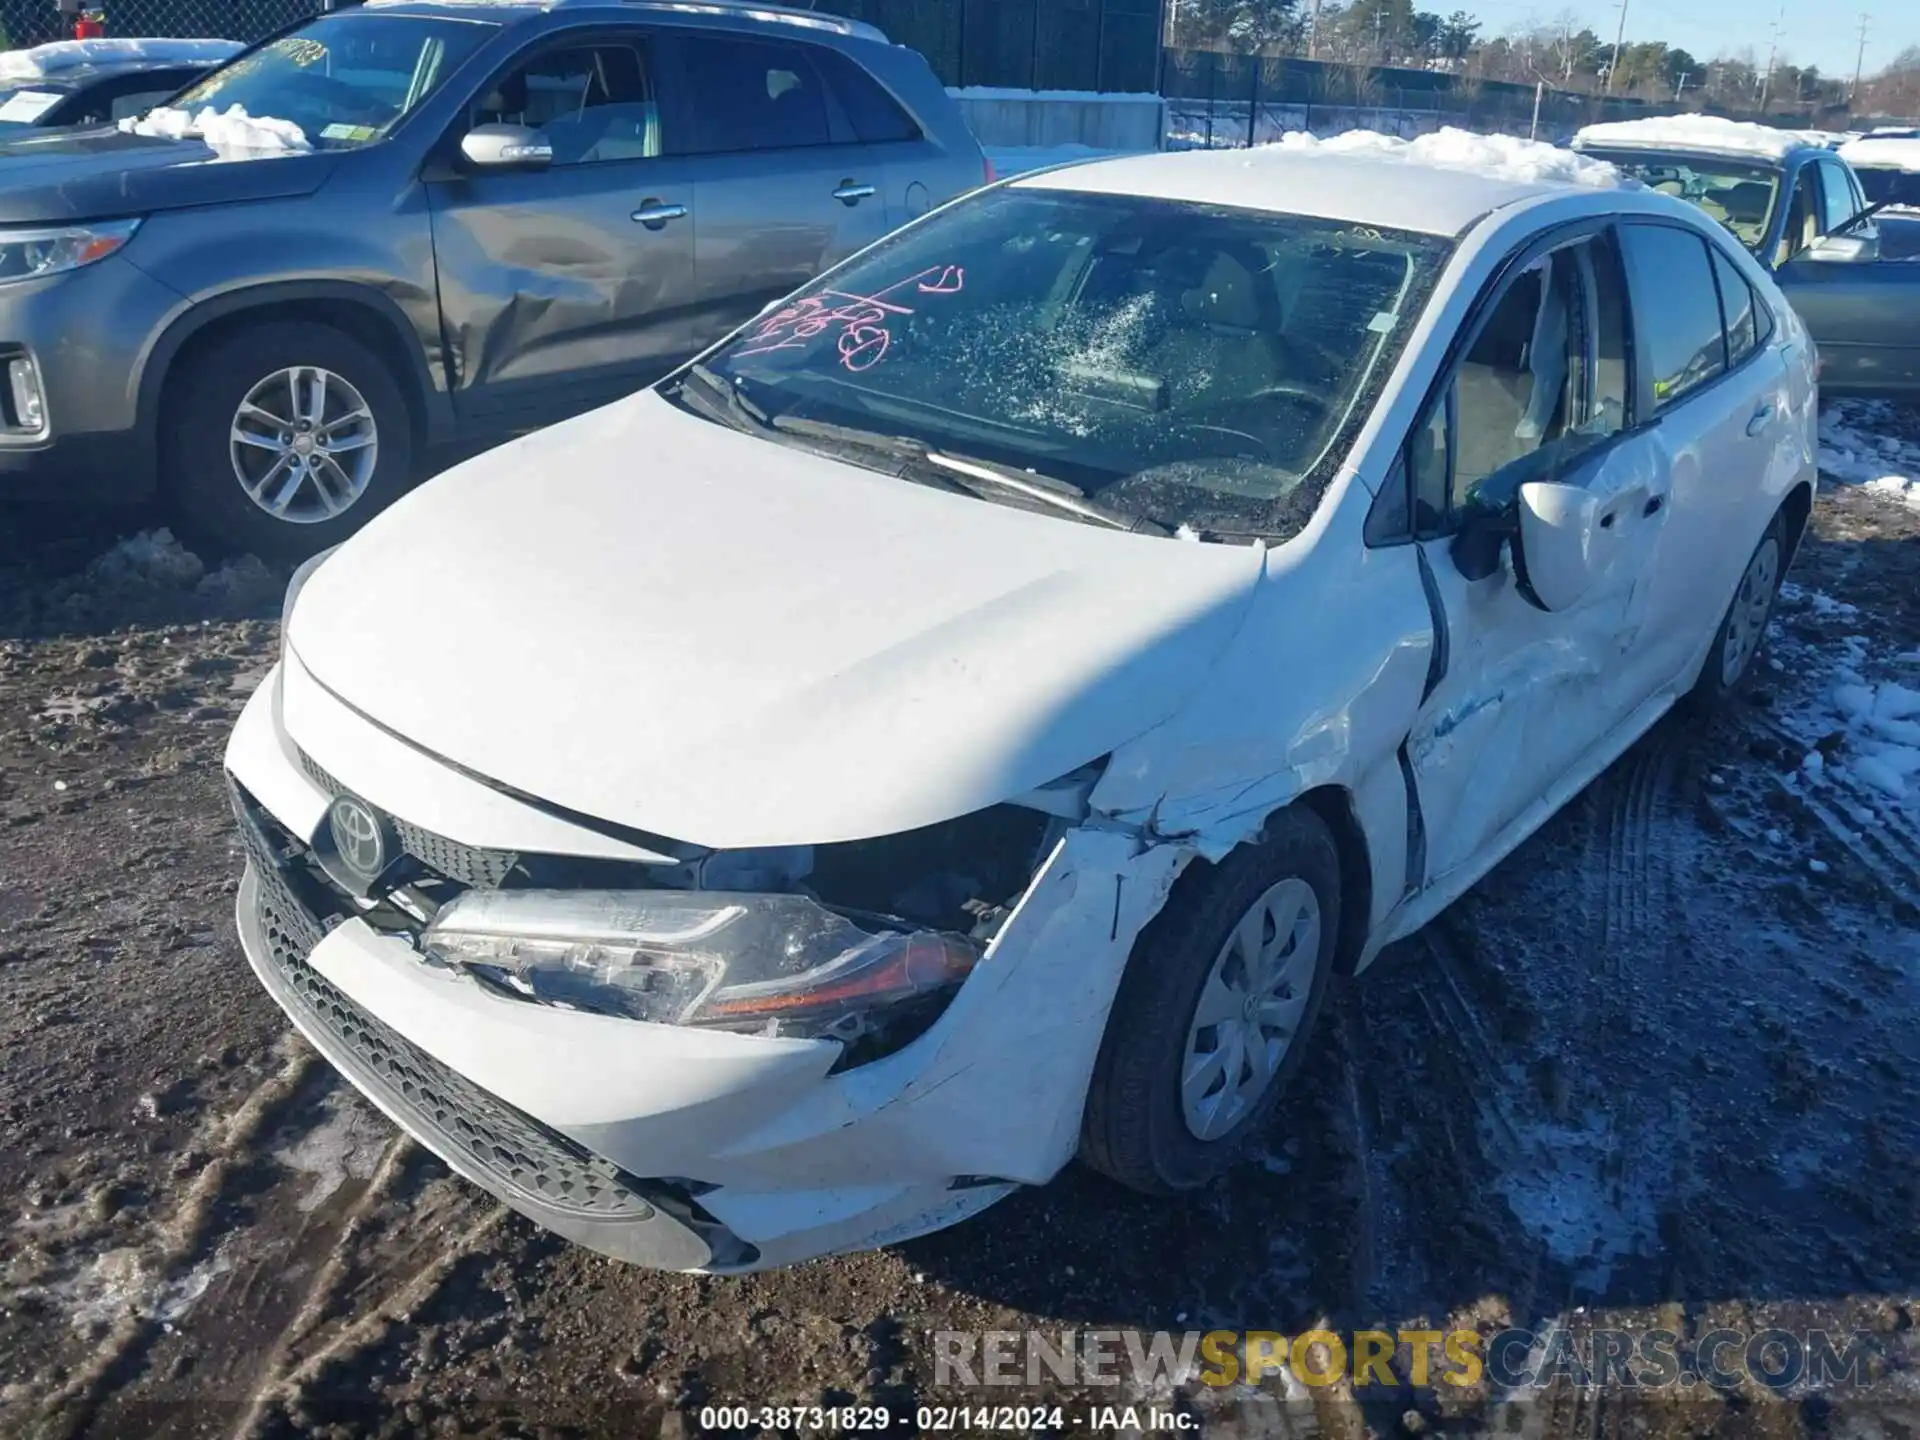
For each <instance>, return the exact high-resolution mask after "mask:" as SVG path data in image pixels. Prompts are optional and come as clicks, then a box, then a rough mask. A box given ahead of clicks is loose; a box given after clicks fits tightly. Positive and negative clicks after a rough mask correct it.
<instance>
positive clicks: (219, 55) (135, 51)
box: [0, 38, 246, 80]
mask: <svg viewBox="0 0 1920 1440" xmlns="http://www.w3.org/2000/svg"><path fill="white" fill-rule="evenodd" d="M245 48H246V47H245V46H243V45H242V44H241V43H240V42H239V41H238V40H176V39H166V38H161V39H152V40H133V39H127V40H113V39H94V40H56V41H54V42H53V43H52V44H50V45H36V46H34V47H33V48H32V49H31V50H6V51H0V80H38V79H40V78H42V77H43V76H47V75H57V74H59V73H60V72H61V71H63V70H74V69H78V68H80V67H81V66H84V65H103V64H107V65H110V64H112V63H113V62H115V61H117V60H157V61H165V62H175V61H177V62H179V63H182V64H188V65H192V64H196V63H198V64H207V65H214V64H218V63H219V62H220V61H222V60H231V59H232V58H233V57H234V56H235V55H238V54H239V53H240V52H241V50H243V49H245Z"/></svg>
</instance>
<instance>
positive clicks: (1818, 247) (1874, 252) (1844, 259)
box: [1803, 230, 1880, 265]
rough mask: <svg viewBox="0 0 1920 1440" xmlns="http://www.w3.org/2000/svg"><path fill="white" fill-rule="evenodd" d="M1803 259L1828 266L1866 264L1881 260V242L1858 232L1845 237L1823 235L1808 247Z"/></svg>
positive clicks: (1847, 234)
mask: <svg viewBox="0 0 1920 1440" xmlns="http://www.w3.org/2000/svg"><path fill="white" fill-rule="evenodd" d="M1803 258H1804V259H1807V260H1817V261H1819V262H1820V263H1822V264H1826V265H1834V264H1838V265H1858V264H1864V263H1868V262H1871V261H1874V260H1878V259H1879V258H1880V242H1879V241H1878V240H1876V239H1875V238H1874V237H1873V236H1871V235H1862V234H1861V233H1860V232H1859V231H1857V230H1854V231H1849V232H1848V233H1846V234H1844V235H1822V236H1821V237H1820V238H1819V239H1818V240H1816V241H1814V242H1813V244H1811V245H1809V246H1808V247H1807V253H1806V255H1805V256H1804V257H1803Z"/></svg>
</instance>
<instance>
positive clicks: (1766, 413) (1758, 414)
mask: <svg viewBox="0 0 1920 1440" xmlns="http://www.w3.org/2000/svg"><path fill="white" fill-rule="evenodd" d="M1772 418H1773V402H1772V401H1771V400H1762V401H1761V402H1760V403H1759V404H1758V405H1756V406H1755V407H1754V411H1753V418H1752V419H1750V420H1748V421H1747V434H1749V435H1758V434H1759V433H1760V431H1761V430H1762V429H1763V428H1765V426H1766V423H1767V421H1769V420H1771V419H1772Z"/></svg>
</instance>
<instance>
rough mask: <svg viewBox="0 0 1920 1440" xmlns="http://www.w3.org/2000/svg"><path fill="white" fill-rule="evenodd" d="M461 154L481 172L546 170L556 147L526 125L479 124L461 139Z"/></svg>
mask: <svg viewBox="0 0 1920 1440" xmlns="http://www.w3.org/2000/svg"><path fill="white" fill-rule="evenodd" d="M460 154H461V155H462V156H463V157H464V158H465V159H466V162H467V163H468V164H469V165H472V166H474V167H475V168H476V169H480V170H543V169H545V168H546V167H547V166H548V165H551V164H552V163H553V146H552V145H550V144H548V143H547V137H546V136H544V135H542V134H541V133H540V132H539V131H538V130H534V129H530V128H529V127H527V126H525V125H476V126H474V127H473V129H471V130H469V131H468V132H467V133H466V134H465V135H463V136H462V137H461V139H460Z"/></svg>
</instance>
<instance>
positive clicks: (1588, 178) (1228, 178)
mask: <svg viewBox="0 0 1920 1440" xmlns="http://www.w3.org/2000/svg"><path fill="white" fill-rule="evenodd" d="M1012 183H1013V184H1015V185H1021V186H1032V187H1035V188H1050V189H1060V190H1087V191H1095V192H1099V193H1104V194H1123V195H1124V194H1135V195H1155V196H1162V197H1165V198H1167V199H1170V200H1190V201H1196V202H1200V203H1203V204H1218V205H1239V206H1257V207H1260V208H1263V209H1270V210H1275V211H1284V212H1286V213H1289V214H1295V215H1309V216H1312V217H1314V218H1316V219H1325V220H1350V221H1353V222H1354V223H1356V224H1361V225H1385V226H1390V227H1392V228H1394V229H1398V230H1413V231H1418V232H1421V233H1423V234H1428V235H1458V234H1460V233H1461V232H1462V231H1464V230H1465V229H1466V228H1467V227H1468V226H1470V225H1472V224H1473V223H1474V222H1475V221H1476V220H1478V219H1479V218H1480V217H1481V216H1483V215H1485V214H1486V213H1487V212H1488V211H1490V210H1497V209H1499V208H1500V207H1501V206H1503V205H1511V204H1513V203H1514V202H1515V201H1517V200H1524V199H1528V198H1530V197H1532V196H1535V195H1540V194H1545V193H1548V192H1550V191H1553V190H1556V189H1566V188H1569V187H1572V188H1587V189H1617V188H1621V187H1625V186H1631V185H1633V183H1634V182H1632V181H1630V180H1628V179H1627V178H1626V177H1625V176H1623V175H1622V174H1621V173H1620V172H1619V171H1618V170H1616V169H1615V168H1614V167H1613V166H1611V165H1609V164H1607V163H1606V162H1605V161H1603V160H1595V159H1593V158H1591V157H1590V156H1585V155H1576V154H1574V153H1573V152H1571V151H1568V150H1561V149H1559V148H1557V147H1555V146H1552V145H1547V144H1544V143H1542V142H1539V141H1533V140H1518V139H1515V138H1514V137H1512V136H1509V135H1474V134H1471V133H1469V132H1468V131H1464V130H1454V129H1446V130H1440V131H1436V132H1435V133H1433V134H1431V135H1422V136H1419V137H1418V138H1417V139H1414V140H1402V139H1400V138H1399V137H1398V136H1393V135H1382V134H1380V133H1379V132H1377V131H1372V130H1350V131H1348V132H1347V133H1346V134H1344V135H1337V136H1334V137H1333V138H1332V139H1329V140H1320V139H1317V138H1315V137H1314V136H1312V135H1307V134H1304V133H1298V134H1291V135H1287V136H1285V137H1284V138H1283V139H1282V140H1281V141H1280V143H1278V144H1275V145H1260V146H1256V147H1254V148H1253V149H1251V150H1198V151H1175V152H1171V153H1166V154H1152V155H1135V156H1125V157H1121V158H1118V159H1113V160H1096V161H1090V162H1089V163H1087V164H1085V165H1071V166H1068V167H1067V168H1066V169H1063V170H1049V171H1045V172H1042V173H1041V174H1038V175H1030V176H1026V177H1023V178H1022V179H1019V180H1016V181H1014V182H1012Z"/></svg>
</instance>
